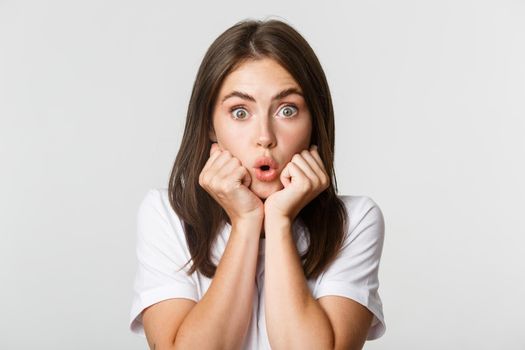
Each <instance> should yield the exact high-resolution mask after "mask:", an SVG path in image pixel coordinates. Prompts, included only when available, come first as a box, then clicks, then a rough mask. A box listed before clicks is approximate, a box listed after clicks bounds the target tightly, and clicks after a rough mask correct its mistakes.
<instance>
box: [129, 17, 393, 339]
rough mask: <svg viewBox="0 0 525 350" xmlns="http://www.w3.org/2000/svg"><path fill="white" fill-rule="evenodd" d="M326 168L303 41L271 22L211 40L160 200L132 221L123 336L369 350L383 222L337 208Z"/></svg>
mask: <svg viewBox="0 0 525 350" xmlns="http://www.w3.org/2000/svg"><path fill="white" fill-rule="evenodd" d="M333 160H334V113H333V109H332V101H331V97H330V91H329V88H328V84H327V82H326V77H325V75H324V72H323V70H322V68H321V65H320V63H319V61H318V60H317V58H316V56H315V54H314V52H313V50H312V49H311V47H310V46H309V45H308V43H307V42H306V41H305V39H304V38H303V37H302V36H301V35H300V34H299V33H298V32H297V31H295V30H294V29H293V28H292V27H290V26H289V25H287V24H286V23H283V22H281V21H278V20H268V21H242V22H239V23H237V24H236V25H234V26H233V27H231V28H229V29H228V30H226V31H225V32H224V33H223V34H221V35H220V36H219V37H218V38H217V39H216V40H215V41H214V42H213V43H212V45H211V46H210V48H209V49H208V51H207V53H206V55H205V57H204V59H203V61H202V64H201V66H200V68H199V71H198V74H197V77H196V81H195V85H194V87H193V92H192V95H191V100H190V103H189V107H188V113H187V121H186V127H185V130H184V136H183V139H182V143H181V146H180V149H179V152H178V155H177V158H176V160H175V164H174V166H173V170H172V174H171V178H170V182H169V188H168V189H154V190H150V191H149V192H148V194H147V195H146V197H145V198H144V200H143V202H142V204H141V206H140V209H139V212H138V240H137V256H138V262H139V264H138V271H137V276H136V279H135V294H134V299H133V304H132V310H131V324H130V327H131V330H132V331H133V332H136V333H138V334H142V335H145V336H146V337H147V341H148V343H149V346H150V347H151V348H152V349H186V348H191V349H270V348H272V349H334V348H335V349H361V348H362V347H363V344H364V342H365V340H367V339H376V338H378V337H380V336H381V335H382V334H383V333H384V332H385V322H384V318H383V311H382V304H381V299H380V297H379V294H378V287H379V281H378V269H379V262H380V258H381V253H382V247H383V239H384V220H383V215H382V213H381V210H380V208H379V207H378V206H377V204H376V203H375V202H374V201H373V200H372V199H371V198H369V197H366V196H341V195H337V183H336V179H335V174H334V167H333ZM190 262H191V264H190ZM187 267H188V268H187Z"/></svg>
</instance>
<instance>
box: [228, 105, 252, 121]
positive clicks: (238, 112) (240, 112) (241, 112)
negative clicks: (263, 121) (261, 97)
mask: <svg viewBox="0 0 525 350" xmlns="http://www.w3.org/2000/svg"><path fill="white" fill-rule="evenodd" d="M230 113H231V114H232V117H233V119H238V120H244V119H246V118H248V111H247V110H246V109H244V108H243V107H233V108H232V109H231V110H230Z"/></svg>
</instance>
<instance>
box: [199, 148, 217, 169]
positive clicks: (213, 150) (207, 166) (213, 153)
mask: <svg viewBox="0 0 525 350" xmlns="http://www.w3.org/2000/svg"><path fill="white" fill-rule="evenodd" d="M214 145H215V146H214ZM220 155H221V151H220V149H219V147H218V145H217V144H216V143H213V144H212V145H211V148H210V157H209V158H208V160H207V161H206V164H204V167H203V168H202V170H201V172H206V171H208V170H209V169H210V167H211V165H212V164H213V162H215V160H216V159H217V158H218V157H219V156H220Z"/></svg>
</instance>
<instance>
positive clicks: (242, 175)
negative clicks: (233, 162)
mask: <svg viewBox="0 0 525 350" xmlns="http://www.w3.org/2000/svg"><path fill="white" fill-rule="evenodd" d="M232 174H233V175H234V177H235V178H236V179H239V181H240V182H241V184H243V185H244V186H246V187H250V184H251V183H252V177H251V176H250V173H249V172H248V169H246V168H245V167H243V166H240V167H238V168H236V169H235V170H234V171H233V173H232Z"/></svg>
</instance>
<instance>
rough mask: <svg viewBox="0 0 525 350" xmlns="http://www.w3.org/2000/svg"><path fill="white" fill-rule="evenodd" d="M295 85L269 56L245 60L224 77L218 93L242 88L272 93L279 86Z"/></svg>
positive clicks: (288, 75)
mask: <svg viewBox="0 0 525 350" xmlns="http://www.w3.org/2000/svg"><path fill="white" fill-rule="evenodd" d="M283 87H286V88H290V87H296V88H298V89H300V87H299V84H297V82H296V81H295V79H294V78H293V77H292V76H291V75H290V73H288V71H287V70H286V69H284V68H283V67H282V66H281V65H280V64H279V63H277V61H275V60H273V59H270V58H263V59H258V60H253V59H251V60H247V61H245V62H243V63H241V64H240V65H239V66H238V67H237V68H236V69H234V70H233V71H232V72H230V74H228V75H227V76H226V78H225V79H224V81H223V83H222V86H221V90H220V93H219V95H221V96H222V95H225V94H227V93H228V92H229V91H231V90H233V89H244V90H246V92H251V93H253V94H256V93H264V92H266V91H267V92H268V93H269V94H271V93H274V92H275V90H277V89H280V88H283Z"/></svg>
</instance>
